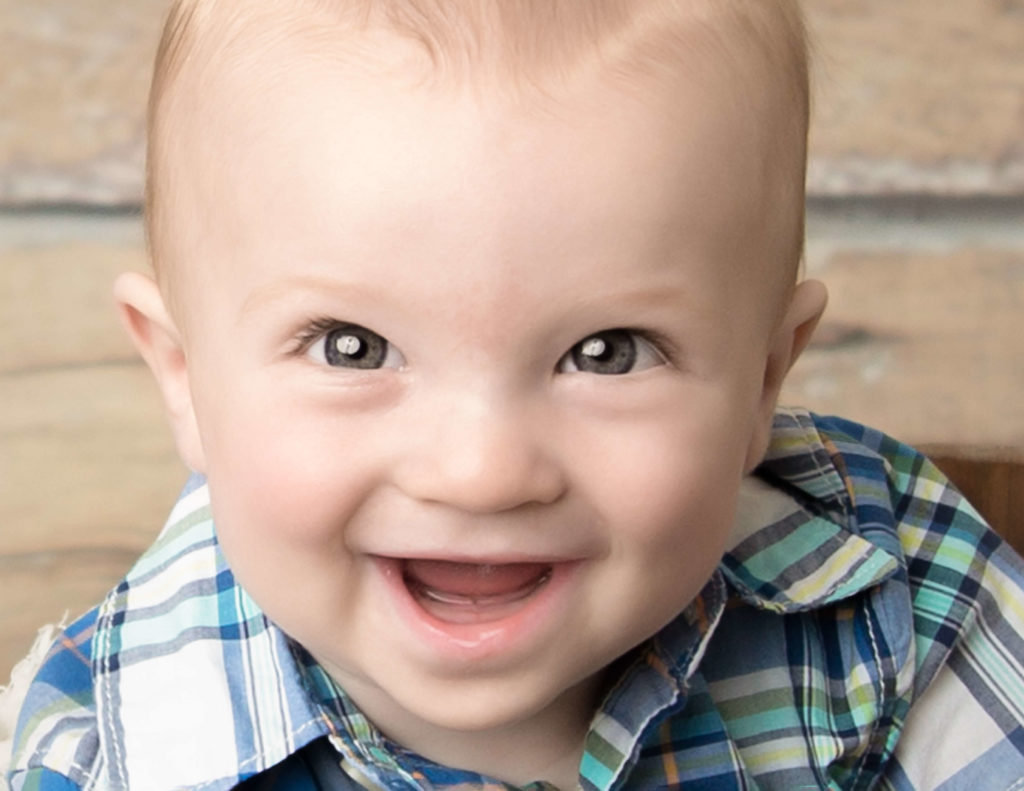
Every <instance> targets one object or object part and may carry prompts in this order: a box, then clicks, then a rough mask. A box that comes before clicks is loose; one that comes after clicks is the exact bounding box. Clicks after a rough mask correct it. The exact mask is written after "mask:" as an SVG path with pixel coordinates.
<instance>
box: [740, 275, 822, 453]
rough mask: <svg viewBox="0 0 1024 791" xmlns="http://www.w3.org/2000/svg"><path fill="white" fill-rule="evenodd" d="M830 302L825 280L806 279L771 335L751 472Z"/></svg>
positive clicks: (764, 450)
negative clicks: (787, 386) (783, 394)
mask: <svg viewBox="0 0 1024 791" xmlns="http://www.w3.org/2000/svg"><path fill="white" fill-rule="evenodd" d="M827 304H828V291H827V290H826V289H825V285H824V283H822V282H820V281H818V280H805V281H803V282H802V283H800V284H799V285H798V286H797V287H796V289H795V291H794V292H793V296H792V298H791V300H790V303H789V307H788V309H787V310H786V314H785V316H783V318H782V321H781V322H780V323H779V326H778V328H777V329H776V331H775V334H774V336H773V337H772V342H771V346H770V348H769V352H768V359H767V362H766V364H765V371H764V381H763V383H762V388H761V400H760V403H759V405H758V415H757V425H756V427H755V429H754V432H753V436H752V437H751V442H750V447H749V448H748V452H747V463H746V469H747V472H751V471H752V470H753V469H754V468H755V467H756V466H757V465H758V464H760V463H761V460H762V459H763V458H764V454H765V453H766V452H767V450H768V443H769V442H770V440H771V429H772V417H773V415H774V412H775V406H776V404H777V402H778V398H779V392H780V391H781V390H782V383H783V382H784V381H785V379H786V374H788V373H789V370H790V368H792V367H793V363H795V362H796V361H797V359H798V358H799V357H800V355H801V354H802V353H803V351H804V349H806V348H807V344H809V343H810V341H811V337H812V336H813V335H814V330H815V328H816V327H817V326H818V322H819V321H820V320H821V316H822V314H823V313H824V312H825V306H826V305H827Z"/></svg>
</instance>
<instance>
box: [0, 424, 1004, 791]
mask: <svg viewBox="0 0 1024 791" xmlns="http://www.w3.org/2000/svg"><path fill="white" fill-rule="evenodd" d="M739 513H740V515H739V518H738V519H737V523H736V526H735V530H734V534H733V536H732V543H731V546H732V549H731V550H730V551H729V552H728V553H727V554H726V556H725V557H724V558H723V560H722V563H721V565H720V566H719V568H718V570H717V571H716V573H715V574H714V576H713V577H712V579H711V580H709V582H708V584H707V586H706V587H705V588H704V590H703V592H702V593H701V595H700V596H699V597H698V598H697V599H696V600H695V601H694V602H693V603H692V605H691V606H690V607H689V608H687V610H686V611H685V612H683V613H681V614H680V616H679V617H678V618H677V619H676V621H674V622H673V623H672V624H670V625H669V626H668V627H666V628H665V629H664V630H663V631H662V632H661V633H659V634H658V635H656V636H655V637H654V638H652V640H650V641H649V643H648V644H646V645H644V646H641V647H640V648H639V650H638V651H637V652H636V655H635V657H633V658H632V660H631V661H630V663H628V664H627V665H626V667H625V669H624V671H623V674H622V676H621V678H620V679H619V680H618V682H617V683H616V684H615V686H614V687H613V689H612V691H611V692H610V694H609V695H608V697H607V699H606V700H605V702H604V704H603V706H602V707H601V709H600V711H598V712H597V714H596V716H595V718H594V720H593V723H592V726H591V730H590V733H589V735H588V737H587V741H586V745H585V747H586V750H585V756H584V759H583V762H582V764H581V767H580V787H581V788H583V789H587V791H591V790H593V789H662V788H676V787H683V788H686V789H698V790H700V789H707V790H710V789H714V791H727V790H728V789H765V790H770V789H778V791H798V790H799V789H823V788H827V789H849V790H850V791H853V790H854V789H889V790H891V791H925V789H944V790H945V791H1011V790H1012V789H1016V790H1018V791H1020V790H1021V789H1024V565H1022V563H1021V561H1020V559H1019V558H1018V557H1017V556H1016V555H1015V554H1014V553H1013V552H1012V551H1011V550H1010V549H1009V548H1008V547H1007V546H1006V545H1005V544H1003V542H1002V541H1000V539H999V538H998V537H997V536H996V535H995V534H993V533H992V532H991V531H990V530H989V529H988V528H987V527H985V525H984V524H983V522H982V521H981V519H980V518H979V517H978V515H977V514H976V513H975V512H974V510H973V509H972V508H971V507H970V506H969V505H968V504H967V503H966V502H965V501H964V500H963V499H962V498H961V497H960V496H959V495H958V494H957V492H956V491H955V490H953V489H952V488H951V487H950V486H949V485H948V484H947V483H946V481H945V479H944V478H943V476H942V475H941V474H940V473H939V472H938V471H937V470H936V469H935V468H934V467H933V466H932V465H931V464H930V463H929V462H928V461H927V460H926V459H924V458H922V457H921V456H920V455H919V454H917V453H915V452H914V451H913V450H911V449H910V448H907V447H906V446H904V445H900V444H899V443H897V442H895V441H893V440H892V439H890V438H888V437H886V436H884V435H882V434H879V433H877V432H874V431H872V430H870V429H867V428H864V427H862V426H859V425H856V424H853V423H849V422H844V421H841V420H838V419H833V418H819V417H816V416H813V415H811V414H809V413H807V412H803V411H799V410H780V411H779V412H778V414H777V416H776V422H775V430H774V437H773V443H772V447H771V450H770V451H769V454H768V457H767V458H766V460H765V462H764V464H763V465H762V466H761V467H760V468H759V470H758V473H757V475H756V476H753V477H752V478H751V479H750V480H749V481H747V482H746V484H745V486H744V488H743V492H742V497H741V502H740V508H739ZM317 767H320V768H319V769H318V768H317ZM325 778H326V779H325ZM331 778H333V779H331ZM243 781H244V782H245V785H244V786H243V787H244V788H246V789H321V788H324V789H326V788H386V789H415V788H422V789H449V788H451V789H454V787H456V786H458V788H460V789H507V788H509V786H506V785H504V784H502V783H501V782H499V781H496V780H493V779H488V778H485V777H481V776H478V775H473V774H467V773H466V772H462V771H458V770H455V769H451V768H446V767H442V766H438V765H436V764H433V763H432V762H430V761H429V760H427V759H425V758H423V757H421V756H418V755H415V754H412V753H409V752H408V751H405V750H403V749H402V748H401V747H399V746H398V745H395V744H392V743H389V742H388V740H387V739H385V738H384V737H383V736H382V735H381V734H380V733H379V732H377V731H376V730H375V728H374V727H373V725H372V723H370V722H369V721H368V720H367V719H366V718H365V717H363V715H362V714H361V713H360V712H359V710H358V709H357V708H356V707H355V705H354V704H353V703H352V701H351V700H350V699H349V698H348V697H347V696H346V694H345V692H344V690H342V689H340V688H339V687H338V686H337V685H336V684H335V683H334V681H333V680H332V679H331V678H330V676H328V675H327V673H326V672H324V670H323V669H322V668H321V667H320V666H319V665H318V664H317V663H316V662H315V661H314V660H312V658H311V657H310V656H309V655H308V654H307V653H306V652H305V651H304V650H303V649H302V647H301V646H298V645H296V644H294V643H293V642H292V641H290V640H289V639H288V637H287V636H286V635H284V634H283V633H282V632H281V631H280V630H279V629H278V628H277V627H276V626H275V625H274V624H273V623H271V622H269V621H268V620H267V619H266V618H265V617H264V615H263V614H262V612H261V611H260V609H259V607H258V606H257V605H256V604H255V603H254V602H253V601H252V600H251V599H250V598H249V597H248V595H247V594H246V593H245V591H244V590H242V589H241V588H240V587H239V586H238V584H237V583H236V582H235V580H234V577H233V576H232V574H231V570H230V569H229V568H228V567H227V565H226V563H225V562H224V558H223V556H222V555H221V553H220V550H219V548H218V545H217V541H216V536H215V532H214V527H213V524H212V521H211V518H210V513H209V502H208V496H207V492H206V488H205V486H204V485H202V482H201V481H199V482H197V483H196V485H195V487H194V488H191V489H190V490H188V491H186V493H185V494H184V495H183V496H182V498H181V499H180V500H179V502H178V504H177V505H176V507H175V509H174V511H173V513H172V514H171V517H170V519H169V521H168V525H167V527H166V528H165V530H164V532H163V533H162V534H161V537H160V538H159V540H158V541H157V542H156V544H155V545H154V546H153V547H152V548H151V549H150V550H149V551H148V552H147V553H146V554H145V555H144V556H143V557H142V559H141V560H140V561H139V562H138V564H137V565H136V566H135V567H134V568H133V569H132V571H131V572H130V573H129V574H128V575H127V577H126V578H125V579H124V581H123V582H122V583H121V584H120V585H119V586H118V587H117V588H116V589H115V590H114V591H112V592H111V593H110V594H109V595H108V596H107V598H106V599H105V601H104V602H103V603H102V604H101V605H100V607H98V608H97V609H96V610H93V611H92V612H90V613H88V614H87V615H85V616H84V617H83V618H82V619H80V620H79V621H78V622H77V623H75V624H73V625H72V626H71V627H69V628H68V629H66V630H65V632H64V633H63V635H62V636H61V638H60V639H59V641H58V642H57V643H56V645H54V647H53V649H52V651H51V653H50V656H49V658H48V659H47V661H46V663H45V665H44V666H43V667H42V669H41V671H40V672H39V674H38V676H37V678H36V680H35V682H34V683H33V686H32V688H31V690H30V694H29V697H28V699H27V701H26V703H25V706H24V709H23V711H22V714H21V719H20V723H19V727H18V732H17V734H16V737H15V755H14V760H13V766H12V772H11V774H10V782H11V784H12V788H13V789H14V791H35V790H36V789H43V790H44V791H49V790H50V789H61V790H62V791H64V790H65V789H76V788H82V789H129V788H130V789H142V790H144V791H163V790H164V789H172V788H201V789H226V788H232V787H235V786H236V785H238V784H239V783H242V782H243ZM543 787H544V786H543V784H535V785H534V786H532V788H534V789H541V788H543Z"/></svg>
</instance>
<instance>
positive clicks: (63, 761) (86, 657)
mask: <svg viewBox="0 0 1024 791" xmlns="http://www.w3.org/2000/svg"><path fill="white" fill-rule="evenodd" d="M96 616H97V611H96V610H92V611H90V612H88V613H87V614H86V615H84V616H82V617H81V618H79V619H78V620H77V621H75V622H74V623H73V624H71V625H70V626H68V627H67V628H65V629H63V630H62V631H61V632H60V633H59V634H58V636H57V639H56V641H55V642H54V643H53V645H52V646H51V648H50V650H49V652H48V653H47V655H46V657H45V659H44V660H43V663H42V665H41V666H40V667H39V670H38V672H37V673H36V675H35V678H34V679H33V680H32V682H31V684H30V685H29V686H28V689H27V691H26V693H25V697H24V701H23V702H22V705H21V711H20V714H19V716H18V724H17V727H16V729H15V732H14V738H13V744H12V754H11V764H10V769H9V772H10V774H9V782H10V785H11V789H12V791H20V789H23V788H25V789H27V788H32V789H43V791H48V790H49V789H53V790H54V791H57V790H58V789H60V790H61V791H65V790H66V789H72V788H79V787H84V786H85V785H87V784H88V783H89V780H90V778H91V777H92V776H93V775H94V773H95V765H96V762H97V761H98V760H99V749H98V747H99V740H98V728H97V720H96V702H95V699H94V692H93V676H92V636H93V633H94V631H95V625H96Z"/></svg>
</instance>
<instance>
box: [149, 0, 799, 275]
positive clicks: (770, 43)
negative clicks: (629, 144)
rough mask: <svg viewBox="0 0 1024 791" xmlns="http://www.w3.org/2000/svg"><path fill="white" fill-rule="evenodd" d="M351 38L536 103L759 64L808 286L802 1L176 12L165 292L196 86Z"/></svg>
mask: <svg viewBox="0 0 1024 791" xmlns="http://www.w3.org/2000/svg"><path fill="white" fill-rule="evenodd" d="M261 23H262V24H261ZM339 29H340V30H342V31H345V32H347V33H349V34H351V38H352V41H353V42H354V45H355V47H356V49H355V50H354V52H353V53H350V55H352V56H353V57H355V58H358V57H359V52H358V49H357V48H358V39H359V35H360V34H362V33H365V32H367V31H384V32H387V33H391V34H395V35H398V36H400V37H403V38H406V39H408V40H409V41H411V42H413V43H414V44H416V45H418V46H419V48H420V49H421V52H422V53H423V55H424V56H425V60H426V62H427V63H428V65H429V66H430V69H429V71H430V72H431V74H432V75H433V76H432V79H435V80H439V81H446V82H447V81H457V80H465V79H469V80H473V79H479V78H481V77H482V78H485V79H486V77H488V76H496V77H498V78H499V79H498V80H490V81H488V88H489V89H490V88H491V87H493V86H492V84H491V83H494V84H495V85H498V86H504V87H505V88H508V89H511V90H513V91H516V90H518V91H520V92H527V93H529V92H533V93H534V94H543V93H545V86H550V85H557V84H558V83H559V82H560V81H568V80H571V79H572V76H573V75H574V74H576V73H579V72H581V71H586V70H588V69H592V68H594V67H595V66H596V67H598V68H602V69H604V70H605V72H606V73H607V74H608V75H609V77H610V78H611V79H616V80H624V81H636V82H641V81H643V80H644V79H648V78H650V77H652V76H653V77H655V78H656V77H657V76H658V75H659V74H662V75H672V74H677V73H678V72H679V70H680V68H683V63H684V60H683V57H682V56H683V55H685V54H687V53H692V52H694V51H696V52H697V54H698V55H700V54H701V53H702V51H704V50H706V51H707V52H708V54H709V55H712V56H714V57H715V58H717V59H718V60H719V61H721V62H724V63H726V64H728V63H730V62H732V63H735V64H739V63H740V62H751V61H753V62H754V63H756V64H757V66H756V67H757V68H758V72H757V73H756V74H753V73H751V72H750V70H749V68H748V69H747V70H746V71H743V72H741V77H742V78H744V79H747V80H749V81H750V83H751V86H752V87H751V91H752V92H754V93H756V94H757V95H753V94H752V95H751V103H752V104H753V105H754V107H755V112H754V113H752V115H753V116H754V117H755V120H754V123H757V118H756V116H757V114H758V113H764V112H767V111H768V105H770V106H771V107H777V106H779V105H781V106H782V107H783V108H784V109H783V111H782V112H784V114H785V119H786V124H785V132H784V138H785V139H783V140H770V141H769V146H770V147H769V149H768V156H769V157H770V158H771V159H772V160H773V162H775V163H778V164H777V166H778V167H782V168H785V169H786V173H785V176H784V179H783V181H784V182H785V183H784V184H783V185H782V187H781V189H780V191H779V193H778V196H777V200H778V202H780V203H781V202H784V203H786V204H789V208H790V209H791V210H792V211H790V212H786V214H785V216H786V217H787V220H786V224H788V225H790V226H793V227H792V228H791V230H790V236H791V237H792V246H791V250H792V255H791V256H789V257H791V258H792V259H793V260H792V271H793V274H794V276H795V272H796V268H797V266H798V263H799V259H800V257H801V254H802V247H803V207H804V169H805V163H806V137H807V125H808V120H807V119H808V112H809V98H808V94H809V91H808V65H807V61H808V57H807V44H806V35H805V29H804V25H803V19H802V15H801V13H800V8H799V3H798V0H259V1H258V2H257V1H256V0H174V2H173V4H172V6H171V9H170V12H169V15H168V17H167V22H166V24H165V27H164V32H163V37H162V39H161V42H160V46H159V49H158V52H157V57H156V64H155V69H154V76H153V83H152V89H151V92H150V107H149V136H148V143H149V147H148V158H147V178H146V229H147V238H148V239H149V246H150V254H151V258H152V261H153V265H154V267H155V269H156V272H157V276H158V279H159V280H160V282H161V286H162V287H164V289H165V292H166V290H167V282H166V269H167V266H166V262H165V260H164V258H165V253H166V247H167V244H166V242H167V241H168V240H170V239H171V238H173V234H172V230H171V229H170V227H169V226H170V221H169V219H168V218H169V216H170V215H171V214H173V212H171V211H170V209H169V208H168V207H167V206H166V205H165V204H166V203H168V202H170V201H171V200H172V197H171V196H170V195H169V194H168V193H170V192H173V190H171V189H169V188H168V182H169V181H170V180H171V178H172V176H171V174H172V171H173V168H172V167H170V166H169V162H168V158H169V157H168V155H167V151H168V149H169V148H170V147H171V141H172V139H173V133H172V130H171V125H170V124H169V123H168V118H169V117H171V116H173V108H174V97H175V93H176V91H177V90H178V89H179V87H180V86H179V83H181V82H182V77H183V74H185V73H188V74H189V75H190V76H191V77H192V78H193V79H192V80H191V81H190V86H196V87H199V88H201V86H202V84H203V82H204V81H205V75H206V74H208V73H210V70H211V69H216V68H217V66H218V64H219V63H223V62H224V59H230V58H233V57H234V58H239V57H243V58H244V57H253V55H254V53H255V55H256V56H257V57H258V52H259V51H260V50H259V48H258V46H256V45H257V44H258V43H259V40H260V39H259V37H260V36H268V37H286V36H288V35H289V34H292V33H294V32H297V31H302V32H304V33H307V34H310V33H312V34H313V35H314V36H315V35H317V34H318V32H323V33H325V40H326V41H328V42H329V46H334V47H335V48H337V47H336V42H337V35H338V31H339ZM332 36H333V38H332ZM751 53H754V54H755V55H756V57H754V58H750V54H751ZM332 54H333V53H332ZM741 56H742V57H741ZM228 62H230V60H229V61H228ZM765 80H767V81H768V83H769V84H770V90H769V91H767V92H763V84H764V81H765ZM755 83H756V84H755ZM775 112H776V113H778V112H779V111H778V110H775ZM766 126H767V125H766ZM755 131H756V130H755ZM765 134H767V133H765ZM166 257H168V258H173V256H172V255H169V254H167V256H166Z"/></svg>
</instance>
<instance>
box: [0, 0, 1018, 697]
mask: <svg viewBox="0 0 1024 791" xmlns="http://www.w3.org/2000/svg"><path fill="white" fill-rule="evenodd" d="M805 7H806V11H807V15H808V17H809V21H810V24H811V28H812V31H813V34H814V37H815V41H816V50H817V52H816V64H815V96H816V108H815V121H814V128H813V138H812V145H813V158H812V162H811V169H810V194H811V199H810V208H809V224H808V234H809V240H808V250H807V269H808V272H809V273H810V274H812V275H813V276H815V277H819V278H822V279H823V280H825V281H826V282H827V283H828V285H829V287H830V290H831V293H832V302H831V306H830V309H829V313H828V316H827V319H826V321H825V323H824V326H823V327H822V329H821V332H820V334H819V337H818V340H817V341H816V343H815V345H814V347H813V348H812V349H811V351H810V352H809V353H808V354H807V355H806V356H805V358H804V359H803V360H802V361H801V362H800V363H799V365H798V367H797V369H796V370H795V371H794V374H793V376H792V379H791V380H790V383H789V385H788V387H787V389H786V393H785V398H784V400H785V401H786V402H789V403H799V404H803V405H807V406H809V407H811V408H813V409H815V410H817V411H820V412H839V413H842V414H845V415H847V416H850V417H853V418H855V419H859V420H861V421H864V422H868V423H871V424H874V425H876V426H878V427H880V428H882V429H884V430H886V431H889V432H890V433H894V434H896V435H898V436H900V437H901V438H904V439H907V440H909V441H911V442H913V443H917V444H924V445H927V446H929V447H932V448H937V447H938V448H941V447H943V446H944V447H947V448H952V449H955V451H956V452H957V453H963V454H968V455H970V454H972V453H976V454H985V455H993V454H995V455H996V456H1000V455H1001V456H1004V457H1007V458H1018V459H1019V458H1020V457H1021V455H1022V452H1024V399H1022V394H1024V340H1022V336H1024V43H1022V42H1024V0H966V2H965V0H805ZM164 9H165V2H164V0H31V2H26V0H0V684H2V683H3V681H4V680H5V679H6V677H7V672H8V670H9V668H10V667H11V665H12V664H13V662H14V661H15V660H16V659H17V658H18V657H20V656H21V655H22V654H24V652H25V651H26V649H27V648H28V645H29V643H30V641H31V638H32V636H33V635H34V633H35V630H36V628H37V627H38V626H39V625H41V624H42V623H44V622H46V621H49V620H53V619H56V618H59V617H61V614H62V613H64V612H65V611H70V613H71V614H72V615H74V614H77V613H78V612H80V611H82V610H84V609H85V608H86V607H87V606H88V605H90V604H91V603H93V602H94V601H96V600H97V599H98V597H99V596H101V595H102V593H103V592H104V591H105V590H106V589H107V588H108V587H109V586H110V585H111V584H112V583H113V582H114V581H115V580H116V579H117V577H118V576H120V574H121V573H123V571H125V570H126V569H127V567H128V565H129V564H130V563H131V561H132V559H133V558H134V557H135V556H136V555H137V554H138V553H139V552H140V551H141V550H142V548H144V547H145V545H147V544H148V543H149V541H150V540H151V539H152V537H153V536H154V534H155V533H156V531H157V530H158V529H159V527H160V525H161V522H162V520H163V518H164V516H165V514H166V512H167V510H168V508H169V506H170V505H171V503H172V502H173V501H174V499H175V495H176V491H177V488H178V487H179V485H180V484H181V483H182V481H183V480H184V477H185V472H184V469H183V468H182V467H181V465H180V463H179V462H178V461H177V460H176V458H175V455H174V452H173V448H172V446H171V443H170V439H169V437H168V434H167V431H166V430H165V427H164V424H163V418H162V415H161V411H160V406H159V404H158V402H157V395H156V390H155V387H154V386H153V385H152V384H151V382H150V381H149V377H148V374H147V373H146V372H145V371H144V369H143V366H142V364H141V362H140V361H139V360H138V359H137V358H136V357H135V355H134V353H133V351H132V349H131V348H130V346H129V344H128V342H127V340H126V339H125V337H123V335H122V333H121V331H120V329H119V327H118V326H117V323H116V320H115V317H114V314H113V310H112V306H111V298H110V284H111V281H112V279H113V277H114V276H115V274H116V273H118V272H120V271H122V270H124V269H130V268H137V269H145V268H146V266H147V264H146V261H145V253H144V249H143V243H142V232H141V223H140V219H139V200H140V195H141V184H142V164H143V155H144V150H143V149H144V147H143V125H144V106H145V95H146V89H147V83H148V79H149V70H150V60H151V57H152V52H153V50H154V48H155V43H156V37H157V34H158V29H159V26H160V22H161V17H162V15H163V12H164Z"/></svg>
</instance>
